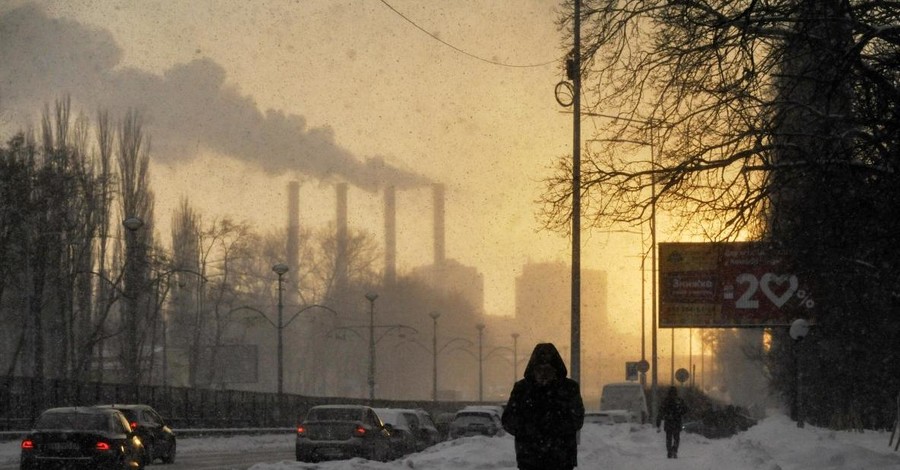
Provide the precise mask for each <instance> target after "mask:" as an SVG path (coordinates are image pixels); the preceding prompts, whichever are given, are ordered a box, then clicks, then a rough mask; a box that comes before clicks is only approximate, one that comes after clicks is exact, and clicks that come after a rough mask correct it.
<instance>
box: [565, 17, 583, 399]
mask: <svg viewBox="0 0 900 470" xmlns="http://www.w3.org/2000/svg"><path fill="white" fill-rule="evenodd" d="M572 27H573V29H574V31H573V37H574V40H575V45H574V47H573V49H572V59H571V65H570V67H568V69H569V70H568V73H569V75H570V76H569V78H570V79H571V80H572V87H573V96H572V111H573V113H572V115H573V119H572V325H571V328H572V337H571V346H572V350H571V351H570V354H571V358H570V363H571V364H570V367H569V371H570V372H571V377H572V379H573V380H576V381H578V380H579V378H580V377H581V0H575V21H574V22H573V26H572Z"/></svg>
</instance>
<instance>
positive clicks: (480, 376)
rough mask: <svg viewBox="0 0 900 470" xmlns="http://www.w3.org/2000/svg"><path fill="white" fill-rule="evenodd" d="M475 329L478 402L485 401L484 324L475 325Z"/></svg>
mask: <svg viewBox="0 0 900 470" xmlns="http://www.w3.org/2000/svg"><path fill="white" fill-rule="evenodd" d="M475 328H477V329H478V401H479V402H481V401H484V373H483V370H482V369H483V367H482V366H483V357H482V355H481V353H482V338H483V337H484V323H479V324H477V325H475Z"/></svg>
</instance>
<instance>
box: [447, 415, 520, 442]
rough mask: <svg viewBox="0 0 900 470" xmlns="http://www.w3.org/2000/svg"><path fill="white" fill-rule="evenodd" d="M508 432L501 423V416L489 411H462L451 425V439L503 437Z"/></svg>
mask: <svg viewBox="0 0 900 470" xmlns="http://www.w3.org/2000/svg"><path fill="white" fill-rule="evenodd" d="M505 433H506V432H505V431H504V430H503V425H502V424H501V423H500V415H498V414H497V412H496V411H494V410H489V409H472V408H470V409H465V408H464V409H462V410H459V411H457V412H456V417H454V418H453V422H452V423H450V438H451V439H457V438H460V437H467V436H479V435H480V436H490V437H493V436H502V435H504V434H505Z"/></svg>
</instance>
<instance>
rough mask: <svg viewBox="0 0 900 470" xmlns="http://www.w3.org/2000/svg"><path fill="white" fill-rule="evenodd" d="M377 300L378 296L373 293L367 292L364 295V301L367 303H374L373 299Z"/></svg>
mask: <svg viewBox="0 0 900 470" xmlns="http://www.w3.org/2000/svg"><path fill="white" fill-rule="evenodd" d="M377 298H378V294H376V293H374V292H369V293H367V294H366V299H368V300H369V302H374V301H375V299H377Z"/></svg>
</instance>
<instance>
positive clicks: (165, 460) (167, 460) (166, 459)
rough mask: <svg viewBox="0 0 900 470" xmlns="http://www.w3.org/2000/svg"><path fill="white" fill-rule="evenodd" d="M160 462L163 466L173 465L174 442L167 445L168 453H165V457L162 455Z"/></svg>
mask: <svg viewBox="0 0 900 470" xmlns="http://www.w3.org/2000/svg"><path fill="white" fill-rule="evenodd" d="M162 461H163V463H164V464H172V463H175V441H172V444H171V445H169V451H168V452H166V455H163V457H162Z"/></svg>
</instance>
